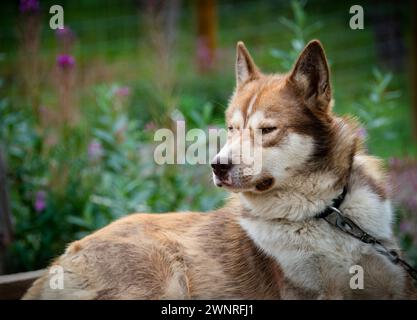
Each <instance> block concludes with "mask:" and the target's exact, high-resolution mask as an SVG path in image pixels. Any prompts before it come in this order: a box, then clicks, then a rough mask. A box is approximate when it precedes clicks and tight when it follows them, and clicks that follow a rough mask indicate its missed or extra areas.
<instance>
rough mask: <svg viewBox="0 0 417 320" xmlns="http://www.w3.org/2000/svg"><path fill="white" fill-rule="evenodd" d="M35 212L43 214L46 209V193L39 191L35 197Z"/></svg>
mask: <svg viewBox="0 0 417 320" xmlns="http://www.w3.org/2000/svg"><path fill="white" fill-rule="evenodd" d="M34 207H35V211H36V212H38V213H39V212H42V211H43V210H45V208H46V192H45V191H38V192H36V195H35V205H34Z"/></svg>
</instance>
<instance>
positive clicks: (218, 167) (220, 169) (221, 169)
mask: <svg viewBox="0 0 417 320" xmlns="http://www.w3.org/2000/svg"><path fill="white" fill-rule="evenodd" d="M225 162H226V163H222V161H220V160H219V159H218V158H217V159H215V160H214V161H213V162H212V163H211V167H212V168H213V172H214V174H215V175H216V176H218V177H222V176H225V175H226V174H227V173H228V172H229V170H230V168H231V167H232V161H231V160H230V159H228V160H227V161H225Z"/></svg>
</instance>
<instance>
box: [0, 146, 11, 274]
mask: <svg viewBox="0 0 417 320" xmlns="http://www.w3.org/2000/svg"><path fill="white" fill-rule="evenodd" d="M6 186H7V184H6V164H5V160H4V158H3V152H2V149H0V274H2V273H3V272H4V253H5V251H6V248H7V247H8V245H9V244H10V242H11V240H12V223H11V219H10V207H9V199H8V195H7V189H6Z"/></svg>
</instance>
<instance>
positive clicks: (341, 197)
mask: <svg viewBox="0 0 417 320" xmlns="http://www.w3.org/2000/svg"><path fill="white" fill-rule="evenodd" d="M346 193H347V187H346V186H344V188H343V191H342V193H341V194H339V196H338V197H337V198H335V199H333V200H332V204H331V205H329V206H327V207H326V208H325V209H324V210H323V211H322V212H319V213H318V214H316V218H326V217H327V216H328V215H329V214H331V213H332V212H334V209H333V208H336V209H339V207H340V205H341V204H342V203H343V201H344V200H345V197H346Z"/></svg>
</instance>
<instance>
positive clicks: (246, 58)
mask: <svg viewBox="0 0 417 320" xmlns="http://www.w3.org/2000/svg"><path fill="white" fill-rule="evenodd" d="M258 76H259V69H258V67H257V66H256V65H255V63H254V62H253V59H252V57H251V56H250V54H249V51H248V49H246V47H245V45H244V43H243V42H242V41H239V42H238V43H237V46H236V85H237V86H240V85H242V84H243V83H245V82H247V81H251V80H253V79H256V78H257V77H258Z"/></svg>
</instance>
